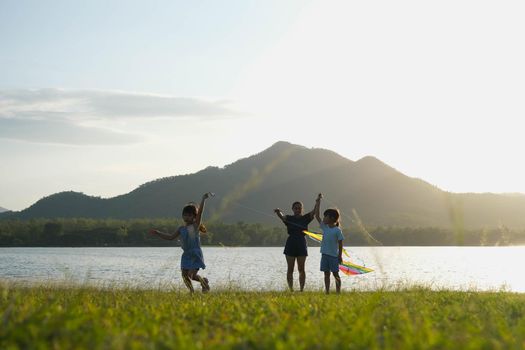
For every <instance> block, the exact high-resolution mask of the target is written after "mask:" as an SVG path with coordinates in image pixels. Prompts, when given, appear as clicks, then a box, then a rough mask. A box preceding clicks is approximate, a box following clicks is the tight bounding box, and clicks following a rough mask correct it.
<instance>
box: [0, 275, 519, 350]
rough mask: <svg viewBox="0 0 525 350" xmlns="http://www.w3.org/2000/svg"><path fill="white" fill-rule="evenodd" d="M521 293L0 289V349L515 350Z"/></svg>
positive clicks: (517, 337) (82, 287) (418, 289)
mask: <svg viewBox="0 0 525 350" xmlns="http://www.w3.org/2000/svg"><path fill="white" fill-rule="evenodd" d="M524 315H525V295H522V294H513V293H508V292H490V293H488V292H454V291H431V290H430V289H425V288H411V289H407V290H397V291H375V292H348V291H347V292H344V293H343V294H341V295H335V294H331V295H328V296H327V295H324V294H323V293H321V292H305V293H289V292H260V293H258V292H235V291H231V290H225V291H222V292H221V291H213V292H212V293H210V294H207V295H203V294H200V293H196V294H194V295H189V294H188V293H187V292H186V291H183V290H174V291H162V290H137V289H130V288H128V289H125V288H124V289H122V288H120V289H119V288H95V287H86V286H77V287H74V286H72V287H67V286H33V287H24V286H20V285H13V284H6V283H4V284H0V349H18V348H20V349H28V348H29V349H34V348H36V349H46V348H52V349H75V348H84V349H93V348H106V349H143V348H146V349H148V348H151V349H174V348H177V349H183V348H184V349H207V348H219V349H220V348H233V349H252V348H263V349H274V348H275V349H335V348H339V349H444V348H445V349H523V348H524V347H525V317H524Z"/></svg>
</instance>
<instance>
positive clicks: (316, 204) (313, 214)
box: [306, 193, 322, 220]
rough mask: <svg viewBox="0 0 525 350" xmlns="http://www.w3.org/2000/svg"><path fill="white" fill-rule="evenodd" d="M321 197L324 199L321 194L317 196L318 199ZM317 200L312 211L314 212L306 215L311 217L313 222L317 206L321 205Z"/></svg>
mask: <svg viewBox="0 0 525 350" xmlns="http://www.w3.org/2000/svg"><path fill="white" fill-rule="evenodd" d="M320 196H321V197H322V194H321V193H319V194H318V195H317V199H319V197H320ZM317 199H316V200H315V205H314V208H313V209H312V211H311V212H309V213H307V214H306V215H310V218H311V219H312V220H313V219H314V218H315V211H316V208H317V206H318V205H319V202H318V201H317Z"/></svg>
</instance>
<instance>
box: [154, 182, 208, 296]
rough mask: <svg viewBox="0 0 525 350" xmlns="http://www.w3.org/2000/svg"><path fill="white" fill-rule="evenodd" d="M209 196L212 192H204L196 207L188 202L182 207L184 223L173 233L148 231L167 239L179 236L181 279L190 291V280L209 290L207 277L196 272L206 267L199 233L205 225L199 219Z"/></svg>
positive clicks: (204, 228)
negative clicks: (181, 251)
mask: <svg viewBox="0 0 525 350" xmlns="http://www.w3.org/2000/svg"><path fill="white" fill-rule="evenodd" d="M210 196H213V194H212V193H209V192H208V193H205V194H204V195H203V196H202V201H201V203H200V205H199V206H198V207H197V206H196V205H195V204H188V205H186V206H185V207H184V208H183V209H182V220H183V221H184V223H185V225H184V226H181V227H179V228H178V229H177V231H176V232H175V233H173V234H170V233H165V232H161V231H159V230H151V231H150V233H151V234H153V235H157V236H159V237H161V238H163V239H167V240H174V239H176V238H179V237H180V240H181V246H182V250H183V253H182V257H181V262H180V267H181V271H182V279H183V281H184V284H185V285H186V287H188V289H189V290H190V293H193V292H194V290H193V284H192V282H191V281H192V280H193V281H197V282H199V283H200V284H201V287H202V292H203V293H207V292H209V290H210V285H209V283H208V279H207V278H206V277H201V276H199V274H198V272H199V269H205V268H206V265H205V264H204V257H203V255H202V249H201V241H200V233H206V227H204V225H202V224H201V220H202V213H203V212H204V203H205V202H206V199H208V198H209V197H210Z"/></svg>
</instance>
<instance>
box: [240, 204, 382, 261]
mask: <svg viewBox="0 0 525 350" xmlns="http://www.w3.org/2000/svg"><path fill="white" fill-rule="evenodd" d="M328 202H330V201H328ZM231 203H232V204H234V205H237V206H239V207H241V208H244V209H247V210H250V211H252V212H254V213H259V214H261V215H265V216H267V217H272V218H277V217H276V216H275V215H271V214H269V213H267V212H264V211H262V210H258V209H255V208H251V207H249V206H247V205H244V204H241V203H239V202H231ZM330 204H331V205H334V203H331V202H330ZM343 215H344V214H343ZM349 219H350V220H352V221H354V220H353V219H351V218H349ZM285 222H286V223H287V224H289V225H293V226H296V227H299V228H300V229H304V227H303V226H301V225H298V224H296V223H295V222H290V221H286V220H285ZM314 233H316V232H314ZM317 234H318V233H317ZM308 237H310V236H308ZM310 238H312V237H310ZM372 239H373V237H372ZM313 240H314V241H316V240H315V239H313ZM374 240H375V239H374ZM376 241H377V240H376ZM316 242H317V243H319V241H316ZM379 243H380V244H381V242H379ZM343 249H344V248H343ZM350 253H351V255H352V256H353V257H355V258H357V259H358V260H359V261H360V263H361V264H362V265H365V263H364V261H363V260H362V259H361V258H359V257H358V256H357V255H356V254H355V253H354V252H352V251H350ZM345 254H346V255H347V256H348V257H350V255H349V253H348V252H347V250H346V249H345Z"/></svg>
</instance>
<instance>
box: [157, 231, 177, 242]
mask: <svg viewBox="0 0 525 350" xmlns="http://www.w3.org/2000/svg"><path fill="white" fill-rule="evenodd" d="M149 233H150V234H151V235H156V236H159V237H160V238H162V239H166V240H168V241H173V240H174V239H175V238H177V237H179V236H180V230H179V229H177V231H175V233H166V232H161V231H159V230H153V229H151V230H149Z"/></svg>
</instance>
